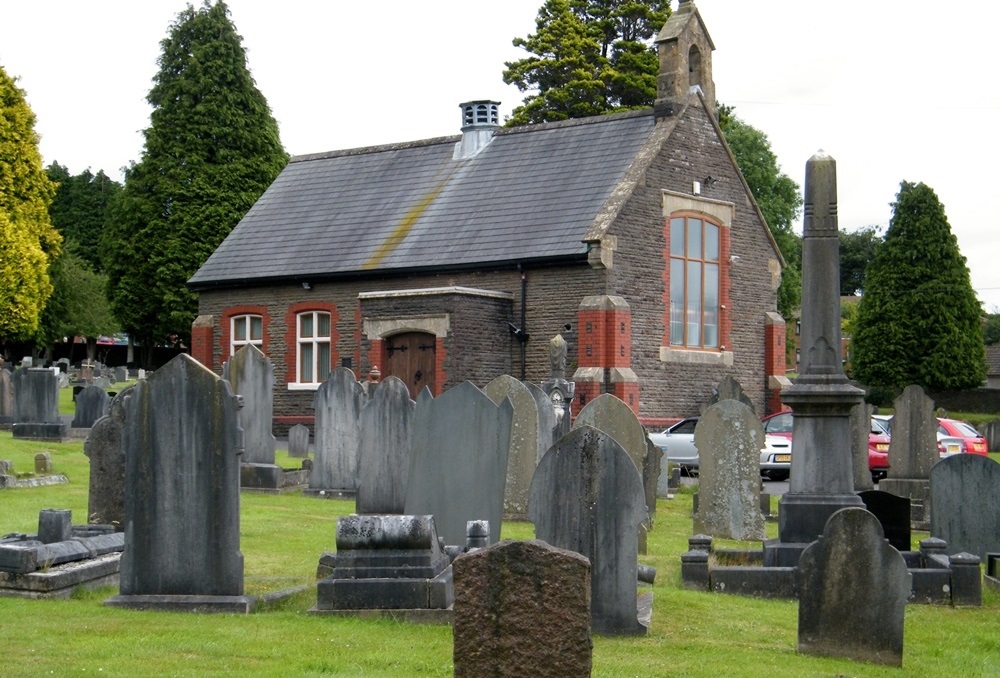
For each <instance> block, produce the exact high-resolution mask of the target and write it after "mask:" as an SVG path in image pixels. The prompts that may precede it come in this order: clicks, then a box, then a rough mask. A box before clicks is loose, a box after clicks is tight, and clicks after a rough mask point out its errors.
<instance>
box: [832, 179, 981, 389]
mask: <svg viewBox="0 0 1000 678" xmlns="http://www.w3.org/2000/svg"><path fill="white" fill-rule="evenodd" d="M982 315H983V311H982V308H981V305H980V303H979V301H978V300H977V299H976V294H975V292H974V291H973V289H972V283H971V282H970V279H969V267H968V266H967V265H966V262H965V257H963V256H962V254H961V252H959V249H958V241H957V240H956V238H955V236H954V235H953V234H952V232H951V226H950V225H949V224H948V218H947V217H946V216H945V211H944V206H943V205H942V204H941V202H940V201H939V200H938V197H937V195H936V194H935V193H934V191H933V190H932V189H931V188H929V187H928V186H926V185H925V184H922V183H917V184H914V183H910V182H906V181H904V182H903V183H902V184H900V188H899V193H898V194H897V195H896V202H895V203H894V204H893V215H892V219H891V221H890V222H889V229H888V231H886V234H885V242H883V243H882V244H881V245H880V246H879V248H878V252H877V253H876V255H875V258H874V260H872V262H871V264H869V266H868V269H867V272H866V275H865V293H864V295H863V296H862V297H861V302H860V305H859V307H858V317H857V319H856V320H855V328H854V336H853V337H852V340H851V353H852V360H853V368H854V373H853V376H854V377H855V378H856V379H858V380H860V381H861V382H862V383H864V384H866V385H868V386H871V387H876V388H889V389H901V388H904V387H905V386H907V385H909V384H919V385H920V386H923V387H924V388H926V389H928V390H931V391H938V390H946V389H963V388H972V387H976V386H979V385H981V384H982V383H983V382H984V381H985V379H986V362H985V357H984V349H983V329H982Z"/></svg>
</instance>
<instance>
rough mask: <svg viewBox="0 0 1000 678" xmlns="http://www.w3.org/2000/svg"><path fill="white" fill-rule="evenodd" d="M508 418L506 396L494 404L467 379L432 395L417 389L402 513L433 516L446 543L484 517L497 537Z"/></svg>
mask: <svg viewBox="0 0 1000 678" xmlns="http://www.w3.org/2000/svg"><path fill="white" fill-rule="evenodd" d="M513 418H514V406H513V405H511V403H510V400H508V399H504V401H503V402H502V403H501V404H500V405H496V404H494V403H493V401H492V400H490V399H489V397H488V396H487V395H486V394H485V393H483V392H482V391H481V390H479V389H478V388H476V386H475V385H474V384H472V383H471V382H468V381H466V382H463V383H461V384H459V385H458V386H456V387H454V388H452V389H449V390H447V391H445V392H444V393H443V394H441V395H440V396H439V397H437V398H434V397H432V396H431V394H430V391H428V390H427V389H424V390H423V391H421V393H420V395H419V396H418V397H417V406H416V410H415V412H414V416H413V448H412V452H411V457H410V471H409V476H408V478H407V481H406V499H405V501H404V507H405V513H407V514H410V515H423V514H430V515H433V516H434V523H435V525H436V526H437V530H438V534H440V535H441V536H442V537H444V540H445V544H448V545H461V544H464V543H465V538H466V523H468V521H470V520H488V521H489V522H490V543H491V544H492V543H495V542H497V541H499V539H500V525H501V522H502V517H503V496H504V487H505V485H506V480H507V458H508V455H509V451H510V435H511V426H512V422H513Z"/></svg>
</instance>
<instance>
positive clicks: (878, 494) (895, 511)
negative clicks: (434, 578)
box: [858, 490, 912, 551]
mask: <svg viewBox="0 0 1000 678" xmlns="http://www.w3.org/2000/svg"><path fill="white" fill-rule="evenodd" d="M858 496H859V497H861V501H863V502H864V503H865V509H867V510H868V512H869V513H871V514H872V515H873V516H875V518H876V519H877V520H878V522H879V525H881V526H882V533H883V534H884V535H885V538H886V539H888V540H889V543H890V544H891V545H892V547H893V548H894V549H896V550H897V551H909V550H910V546H911V542H912V532H911V531H910V500H909V499H907V498H906V497H897V496H896V495H894V494H889V493H888V492H882V491H881V490H865V491H864V492H859V493H858Z"/></svg>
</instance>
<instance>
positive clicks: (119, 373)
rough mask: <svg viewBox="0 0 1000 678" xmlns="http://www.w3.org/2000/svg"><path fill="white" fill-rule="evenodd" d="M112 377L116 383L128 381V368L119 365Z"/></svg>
mask: <svg viewBox="0 0 1000 678" xmlns="http://www.w3.org/2000/svg"><path fill="white" fill-rule="evenodd" d="M114 375H115V379H116V380H117V381H128V368H127V367H126V366H124V365H119V366H118V367H116V368H115V370H114Z"/></svg>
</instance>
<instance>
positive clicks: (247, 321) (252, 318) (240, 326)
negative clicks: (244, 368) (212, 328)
mask: <svg viewBox="0 0 1000 678" xmlns="http://www.w3.org/2000/svg"><path fill="white" fill-rule="evenodd" d="M229 330H230V332H229V336H230V342H229V355H236V352H237V351H239V350H240V349H241V348H243V347H244V346H246V345H247V344H252V345H253V346H256V347H257V348H259V349H260V350H261V351H263V350H264V319H263V318H262V317H261V316H259V315H252V314H248V315H234V316H233V317H232V319H231V320H230V328H229Z"/></svg>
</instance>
